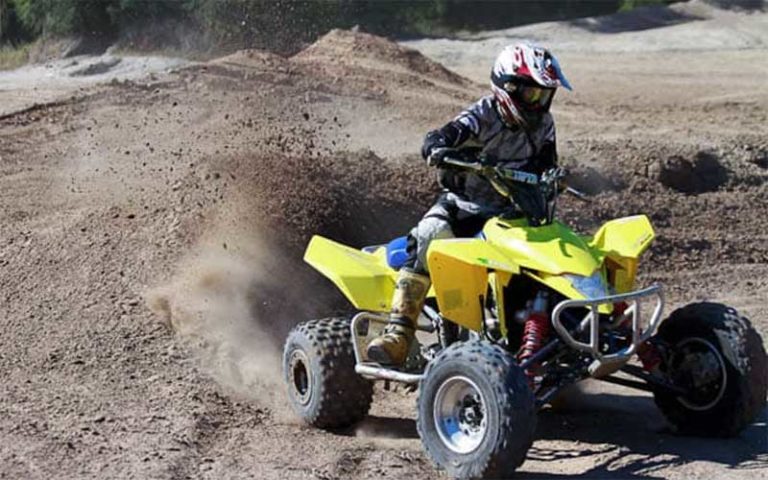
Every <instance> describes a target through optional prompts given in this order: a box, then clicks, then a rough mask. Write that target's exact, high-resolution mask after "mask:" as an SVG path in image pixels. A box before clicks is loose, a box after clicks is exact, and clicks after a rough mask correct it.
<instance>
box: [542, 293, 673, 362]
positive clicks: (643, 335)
mask: <svg viewBox="0 0 768 480" xmlns="http://www.w3.org/2000/svg"><path fill="white" fill-rule="evenodd" d="M649 297H655V299H656V305H655V306H654V309H653V313H652V314H651V317H650V319H649V320H648V324H647V326H646V327H645V328H643V327H642V326H641V324H640V320H641V319H642V317H641V312H640V300H641V299H645V298H649ZM617 302H626V303H627V304H629V306H628V307H627V309H626V310H625V311H624V315H623V316H622V317H621V321H622V322H623V321H624V320H625V319H626V318H627V317H628V316H630V317H631V319H632V344H631V345H628V346H627V347H624V348H623V349H621V350H619V351H618V352H614V353H610V354H603V353H601V348H600V329H601V328H604V329H610V328H613V327H615V326H616V324H615V323H614V324H605V323H603V324H602V325H601V323H600V314H599V312H598V307H599V306H600V305H605V304H614V303H617ZM575 307H578V308H585V307H586V308H587V309H589V312H588V313H587V314H586V315H585V316H584V318H583V320H582V321H581V323H580V324H579V326H578V327H577V328H576V329H575V332H576V333H581V332H583V331H585V330H586V331H588V332H589V334H588V338H589V343H585V342H580V341H578V340H576V339H575V338H574V337H573V335H571V332H569V331H568V329H567V328H566V327H565V325H563V323H562V321H561V320H560V316H561V315H562V314H563V312H564V311H565V310H567V309H569V308H575ZM663 310H664V296H663V294H662V288H661V286H660V285H653V286H650V287H648V288H645V289H643V290H637V291H635V292H630V293H622V294H619V295H609V296H607V297H599V298H590V299H588V300H564V301H562V302H560V303H558V304H557V305H556V306H555V308H554V310H552V324H553V325H554V326H555V330H556V331H557V333H558V334H559V335H560V338H561V339H562V340H563V341H564V342H565V343H566V344H568V345H569V346H570V347H572V348H575V349H576V350H580V351H582V352H588V353H590V354H592V356H593V357H594V358H595V359H596V360H597V361H598V362H599V363H600V364H609V363H610V364H614V363H621V362H626V361H627V360H629V358H630V357H631V356H632V355H634V354H635V352H636V351H637V347H638V346H639V345H641V344H642V343H643V342H645V341H646V340H648V338H650V337H651V335H653V334H654V333H655V332H656V328H657V327H658V326H659V323H660V322H661V315H662V311H663Z"/></svg>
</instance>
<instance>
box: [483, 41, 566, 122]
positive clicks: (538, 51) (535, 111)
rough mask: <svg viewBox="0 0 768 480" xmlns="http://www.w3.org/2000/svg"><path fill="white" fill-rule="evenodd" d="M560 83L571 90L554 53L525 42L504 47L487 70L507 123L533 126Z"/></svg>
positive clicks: (550, 101) (541, 115)
mask: <svg viewBox="0 0 768 480" xmlns="http://www.w3.org/2000/svg"><path fill="white" fill-rule="evenodd" d="M560 86H562V87H565V88H566V89H568V90H571V84H570V83H568V80H567V79H566V78H565V75H563V72H562V70H560V64H559V63H558V62H557V59H556V58H555V56H554V55H552V54H551V53H550V52H549V50H547V49H546V48H543V47H540V46H538V45H534V44H532V43H528V42H520V43H517V44H514V45H509V46H507V47H505V48H504V50H502V51H501V53H500V54H499V56H498V57H497V58H496V63H494V65H493V70H492V71H491V90H493V95H494V97H496V103H497V109H498V111H499V115H501V118H502V120H504V122H505V123H506V124H507V125H509V126H512V125H518V126H522V127H524V128H531V127H535V125H536V124H538V122H539V121H540V120H541V118H542V117H543V115H544V113H546V112H548V111H549V106H550V105H551V104H552V97H553V96H554V94H555V90H556V89H557V87H560Z"/></svg>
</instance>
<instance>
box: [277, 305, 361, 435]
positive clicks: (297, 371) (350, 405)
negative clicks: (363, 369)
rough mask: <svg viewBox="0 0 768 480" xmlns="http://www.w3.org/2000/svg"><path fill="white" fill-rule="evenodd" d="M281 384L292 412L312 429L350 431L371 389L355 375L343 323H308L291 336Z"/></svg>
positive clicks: (335, 320) (346, 326) (332, 320)
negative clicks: (284, 388) (286, 393)
mask: <svg viewBox="0 0 768 480" xmlns="http://www.w3.org/2000/svg"><path fill="white" fill-rule="evenodd" d="M283 378H284V380H285V382H286V385H287V387H288V398H289V400H290V403H291V406H292V407H293V410H294V411H295V412H296V413H297V414H298V415H299V417H301V419H302V420H304V421H305V422H306V423H308V424H310V425H313V426H315V427H319V428H329V429H330V428H340V427H346V426H349V425H352V424H354V423H356V422H358V421H360V420H362V419H363V418H364V417H365V416H366V415H367V414H368V410H369V409H370V407H371V401H372V399H373V383H372V382H370V381H368V380H365V379H364V378H362V377H361V376H360V375H358V374H357V373H356V372H355V353H354V349H353V347H352V338H351V334H350V329H349V320H347V319H343V318H327V319H322V320H313V321H309V322H305V323H302V324H300V325H298V326H296V327H295V328H294V329H293V330H291V332H290V333H289V334H288V339H287V340H286V342H285V348H284V350H283Z"/></svg>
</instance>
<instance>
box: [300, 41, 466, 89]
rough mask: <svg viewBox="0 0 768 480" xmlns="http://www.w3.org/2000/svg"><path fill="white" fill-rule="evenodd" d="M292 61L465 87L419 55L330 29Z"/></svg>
mask: <svg viewBox="0 0 768 480" xmlns="http://www.w3.org/2000/svg"><path fill="white" fill-rule="evenodd" d="M293 58H295V59H296V60H299V61H305V62H318V63H326V64H330V65H333V64H334V63H337V62H338V63H341V64H345V65H354V66H358V67H361V68H365V69H370V70H395V71H399V72H402V73H408V74H412V73H414V72H415V73H418V74H421V75H426V76H428V77H429V78H430V79H431V80H432V81H439V82H445V83H451V84H457V85H466V84H467V80H466V79H465V78H463V77H461V76H459V75H457V74H455V73H453V72H452V71H450V70H448V69H447V68H445V67H444V66H442V65H441V64H439V63H437V62H435V61H433V60H430V59H428V58H427V57H425V56H424V55H422V54H421V53H420V52H418V51H416V50H413V49H411V48H407V47H403V46H401V45H399V44H397V43H395V42H392V41H390V40H387V39H385V38H382V37H377V36H375V35H370V34H367V33H361V32H353V31H350V30H338V29H337V30H331V31H330V32H329V33H327V34H326V35H324V36H322V37H321V38H320V39H318V40H317V41H316V42H315V43H313V44H312V45H310V46H309V47H307V48H306V49H304V50H302V51H301V52H299V53H298V54H296V55H295V56H294V57H293Z"/></svg>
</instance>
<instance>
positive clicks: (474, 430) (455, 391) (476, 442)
mask: <svg viewBox="0 0 768 480" xmlns="http://www.w3.org/2000/svg"><path fill="white" fill-rule="evenodd" d="M486 405H487V404H486V401H485V398H484V397H483V394H482V393H481V392H480V389H479V388H478V387H477V384H476V383H475V382H473V381H472V380H470V379H469V378H467V377H464V376H455V377H451V378H449V379H448V380H446V381H444V382H443V383H442V385H440V388H439V389H438V390H437V394H436V395H435V401H434V404H433V408H432V415H433V418H434V422H435V429H436V430H437V434H438V435H439V436H440V440H442V442H443V444H445V446H446V447H448V448H449V449H451V450H452V451H453V452H456V453H461V454H466V453H470V452H472V451H474V450H476V449H477V447H479V446H480V444H481V443H482V442H483V439H484V438H485V434H486V431H487V429H488V427H487V415H486V411H487V409H486Z"/></svg>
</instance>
